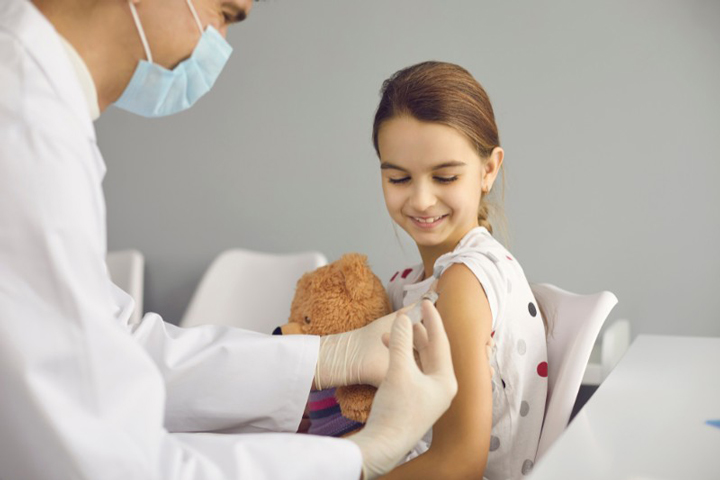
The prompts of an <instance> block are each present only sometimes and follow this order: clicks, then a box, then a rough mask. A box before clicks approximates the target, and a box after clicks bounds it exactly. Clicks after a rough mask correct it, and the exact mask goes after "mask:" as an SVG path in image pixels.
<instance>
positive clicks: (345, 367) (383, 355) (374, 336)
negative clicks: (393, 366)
mask: <svg viewBox="0 0 720 480" xmlns="http://www.w3.org/2000/svg"><path fill="white" fill-rule="evenodd" d="M409 308H410V306H408V307H405V308H402V309H400V310H398V311H397V312H393V313H390V314H388V315H385V316H384V317H380V318H378V319H377V320H374V321H373V322H372V323H369V324H368V325H365V326H364V327H362V328H358V329H357V330H352V331H350V332H344V333H338V334H335V335H327V336H324V337H320V352H319V354H318V361H317V365H316V367H315V380H314V382H313V384H314V387H315V388H316V389H317V390H322V389H324V388H330V387H343V386H345V385H372V386H373V387H377V386H378V385H380V382H382V380H383V378H385V373H386V372H387V369H388V358H389V356H388V349H387V348H386V347H385V345H384V344H383V342H382V338H383V335H384V334H387V333H389V332H390V329H391V328H392V325H393V321H394V320H395V318H396V317H397V315H398V314H399V313H402V312H405V311H407V310H408V309H409Z"/></svg>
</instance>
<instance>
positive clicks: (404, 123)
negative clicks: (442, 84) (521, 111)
mask: <svg viewBox="0 0 720 480" xmlns="http://www.w3.org/2000/svg"><path fill="white" fill-rule="evenodd" d="M378 150H379V152H380V162H381V164H380V168H381V172H382V185H383V194H384V195H385V205H386V206H387V209H388V212H389V213H390V216H391V217H392V219H393V220H394V221H395V222H396V223H397V224H398V225H400V227H402V228H403V230H405V231H406V232H407V233H408V234H409V235H410V236H411V237H412V239H413V240H415V243H417V245H418V247H420V248H421V249H422V248H423V247H426V248H432V249H433V250H435V249H437V248H440V249H441V250H442V251H443V252H447V251H451V250H452V249H453V248H455V246H456V245H457V243H458V242H459V241H460V240H461V239H462V237H463V236H465V234H466V233H467V232H469V231H470V230H471V229H473V228H475V227H477V226H478V219H477V214H478V207H479V205H480V197H481V192H482V189H483V180H484V177H486V175H485V174H484V168H483V164H482V161H481V159H480V156H479V155H478V154H477V152H476V151H475V149H474V148H473V147H472V145H471V143H470V141H469V140H468V139H467V137H465V136H464V135H463V134H461V133H460V132H458V131H457V130H455V129H454V128H452V127H448V126H446V125H442V124H439V123H432V122H421V121H419V120H417V119H415V118H413V117H410V116H401V117H395V118H392V119H390V120H388V121H386V122H384V123H383V124H382V126H381V127H380V130H379V132H378ZM498 150H499V149H498ZM493 179H494V176H493ZM486 180H487V179H486ZM486 186H487V187H488V188H489V187H490V185H486Z"/></svg>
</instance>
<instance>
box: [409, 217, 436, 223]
mask: <svg viewBox="0 0 720 480" xmlns="http://www.w3.org/2000/svg"><path fill="white" fill-rule="evenodd" d="M441 218H442V215H440V216H439V217H435V218H426V219H423V218H416V219H415V220H417V221H418V222H420V223H433V222H437V221H438V220H440V219H441Z"/></svg>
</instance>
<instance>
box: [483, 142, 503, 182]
mask: <svg viewBox="0 0 720 480" xmlns="http://www.w3.org/2000/svg"><path fill="white" fill-rule="evenodd" d="M504 158H505V151H504V150H503V149H502V148H500V147H495V148H494V149H493V151H492V152H491V153H490V156H489V157H488V158H487V160H485V163H484V164H483V175H484V176H483V185H482V188H483V192H489V191H490V189H491V188H492V186H493V183H495V179H496V178H497V176H498V173H500V167H502V163H503V159H504Z"/></svg>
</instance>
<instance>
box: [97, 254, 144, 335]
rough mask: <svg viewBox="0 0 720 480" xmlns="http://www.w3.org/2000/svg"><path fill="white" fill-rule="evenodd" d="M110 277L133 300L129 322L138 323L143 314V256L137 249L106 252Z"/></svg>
mask: <svg viewBox="0 0 720 480" xmlns="http://www.w3.org/2000/svg"><path fill="white" fill-rule="evenodd" d="M106 263H107V267H108V272H109V273H110V279H111V280H112V281H113V283H114V284H115V285H117V286H118V287H120V288H121V289H122V290H124V291H125V292H126V293H128V295H130V296H131V297H132V298H133V300H135V310H133V313H132V315H130V324H131V325H132V324H137V323H140V319H141V318H142V316H143V286H144V283H145V282H144V275H145V257H143V255H142V253H140V252H138V251H137V250H117V251H113V252H108V254H107V257H106Z"/></svg>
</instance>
